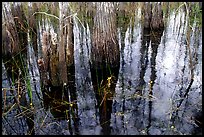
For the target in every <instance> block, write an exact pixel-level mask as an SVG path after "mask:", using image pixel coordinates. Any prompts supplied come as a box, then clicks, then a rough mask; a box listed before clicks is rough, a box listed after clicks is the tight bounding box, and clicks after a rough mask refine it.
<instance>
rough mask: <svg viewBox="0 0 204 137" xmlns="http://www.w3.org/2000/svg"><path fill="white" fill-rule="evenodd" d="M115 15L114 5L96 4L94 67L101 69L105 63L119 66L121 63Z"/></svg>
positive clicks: (92, 58)
mask: <svg viewBox="0 0 204 137" xmlns="http://www.w3.org/2000/svg"><path fill="white" fill-rule="evenodd" d="M115 13H116V12H115V8H114V5H113V3H103V2H100V3H96V15H95V18H94V28H93V36H92V47H91V66H92V67H93V66H94V67H96V68H99V67H100V66H101V64H104V63H106V64H109V65H111V66H117V64H118V62H119V45H118V39H117V27H116V14H115Z"/></svg>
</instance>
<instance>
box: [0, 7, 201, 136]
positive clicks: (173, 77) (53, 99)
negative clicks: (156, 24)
mask: <svg viewBox="0 0 204 137" xmlns="http://www.w3.org/2000/svg"><path fill="white" fill-rule="evenodd" d="M185 20H186V15H185V13H184V12H183V11H182V10H180V11H179V12H178V13H176V12H175V11H172V12H171V13H170V15H169V17H168V18H167V21H166V26H165V28H164V30H163V31H160V32H158V33H154V34H151V33H152V32H148V31H147V32H146V31H143V29H142V25H141V22H140V13H138V17H136V19H135V22H134V23H133V24H134V25H130V26H128V28H127V29H126V30H125V31H124V32H122V30H121V28H118V40H119V45H120V65H119V68H116V70H114V69H112V70H114V71H115V72H116V73H113V72H112V73H111V75H112V76H113V77H115V79H116V80H115V81H113V82H114V87H113V88H112V90H114V96H113V98H112V99H111V100H107V103H106V104H107V106H106V107H105V109H106V111H102V110H100V109H99V106H100V102H97V98H96V95H95V91H94V83H95V82H94V80H95V79H94V75H93V72H91V71H95V70H91V68H90V65H89V59H90V58H89V57H90V46H91V40H90V30H89V27H87V28H83V27H81V25H80V23H79V22H78V21H77V20H74V29H73V32H74V61H75V65H74V66H73V67H74V68H73V69H72V70H73V71H70V73H72V74H71V75H73V82H72V83H71V84H70V85H69V87H70V88H69V90H72V91H70V93H73V92H74V93H76V95H68V96H69V99H68V100H72V102H71V103H70V102H69V101H67V102H69V103H67V104H66V103H65V104H60V102H61V103H62V101H61V100H62V99H63V96H65V95H64V93H63V92H62V91H63V89H62V87H53V88H52V92H50V93H46V94H45V93H42V91H41V86H40V73H39V70H38V66H37V62H36V58H37V57H36V56H35V54H34V50H33V48H32V46H29V48H28V57H29V60H28V61H27V62H28V68H29V74H30V79H31V85H32V86H31V88H32V98H33V107H32V108H30V110H31V111H32V114H33V115H32V118H30V119H31V121H30V124H28V123H29V120H28V119H26V118H25V117H24V116H25V115H24V113H25V112H26V111H28V109H25V110H24V111H25V112H24V111H23V112H20V113H19V112H18V109H17V107H16V105H13V103H12V102H13V100H12V94H11V93H10V92H9V91H8V92H6V90H7V89H12V88H14V87H12V86H11V85H10V84H9V79H8V78H7V75H6V71H5V67H4V64H3V63H2V108H4V107H6V106H7V107H8V106H10V107H8V109H6V111H4V112H3V114H2V134H18V135H22V134H31V132H30V130H31V128H32V134H36V135H70V134H74V135H76V134H79V135H86V134H89V135H95V134H96V135H98V134H111V135H169V134H170V135H183V134H202V129H201V127H199V124H198V123H199V122H198V120H197V119H196V118H197V117H198V116H197V115H202V31H201V30H199V29H198V27H196V23H194V26H192V30H193V31H192V35H191V36H190V48H191V53H192V55H193V58H194V60H195V61H196V63H195V64H194V67H195V68H194V71H193V73H194V79H193V81H192V82H191V70H190V68H189V50H188V47H187V40H186V31H187V25H186V21H185ZM48 25H49V24H48ZM40 36H42V32H40V33H39V39H40ZM154 36H155V37H154ZM96 75H98V76H100V75H102V72H100V71H99V72H97V73H96ZM186 92H188V95H187V96H186V95H185V93H186ZM4 94H6V100H5V98H4V97H5V96H4ZM73 96H75V97H76V98H75V99H73V98H71V97H73ZM26 98H28V97H27V95H26ZM5 101H6V102H5ZM73 105H76V106H77V108H75V109H73V108H72V107H73ZM68 112H70V113H68ZM200 117H202V116H200ZM28 130H29V132H30V133H28Z"/></svg>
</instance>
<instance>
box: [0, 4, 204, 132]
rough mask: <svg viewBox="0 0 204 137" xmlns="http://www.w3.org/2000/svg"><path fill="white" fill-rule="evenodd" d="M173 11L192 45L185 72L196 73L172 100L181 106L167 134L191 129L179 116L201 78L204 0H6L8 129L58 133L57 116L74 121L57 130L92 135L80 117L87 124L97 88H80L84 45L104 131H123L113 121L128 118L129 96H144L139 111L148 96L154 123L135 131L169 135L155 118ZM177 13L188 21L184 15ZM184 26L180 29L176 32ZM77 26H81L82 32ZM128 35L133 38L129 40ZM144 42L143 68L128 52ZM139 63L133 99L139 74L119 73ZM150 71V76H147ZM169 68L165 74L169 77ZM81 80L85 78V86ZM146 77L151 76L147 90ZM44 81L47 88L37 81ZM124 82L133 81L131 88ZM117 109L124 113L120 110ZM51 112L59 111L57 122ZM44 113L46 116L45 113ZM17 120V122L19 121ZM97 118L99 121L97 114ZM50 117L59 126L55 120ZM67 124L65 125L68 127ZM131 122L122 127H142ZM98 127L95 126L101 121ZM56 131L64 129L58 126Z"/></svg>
mask: <svg viewBox="0 0 204 137" xmlns="http://www.w3.org/2000/svg"><path fill="white" fill-rule="evenodd" d="M172 13H175V14H174V16H175V17H174V20H175V22H176V21H177V22H179V23H177V24H179V25H178V26H176V28H178V29H177V30H178V32H180V33H178V34H179V35H178V36H177V40H178V41H179V39H181V42H183V43H182V44H183V46H185V48H182V47H180V48H181V49H186V50H185V52H186V54H185V58H184V60H185V62H187V65H185V64H186V63H184V65H183V66H184V67H183V66H182V67H183V68H182V70H179V72H180V71H181V72H183V73H182V74H184V72H185V71H187V70H186V69H187V68H189V70H188V71H189V72H188V73H186V74H188V76H187V78H186V82H184V81H185V80H183V79H184V78H182V80H181V82H180V83H179V82H178V87H179V86H181V87H180V89H179V91H178V92H177V91H176V92H177V93H173V94H174V96H172V97H171V98H170V99H169V100H170V101H171V102H172V107H175V108H172V109H171V112H168V115H169V117H170V118H169V121H170V122H169V123H168V126H167V127H168V128H167V129H166V130H165V131H164V132H165V133H164V134H168V133H169V132H170V131H171V130H172V132H170V134H185V132H184V131H181V132H182V133H178V132H176V128H175V127H176V121H175V119H176V118H178V113H179V110H180V109H182V107H183V106H182V105H183V104H184V102H185V100H187V98H188V95H189V94H190V91H192V87H193V86H194V85H193V82H194V81H196V74H195V71H196V65H197V64H198V56H199V54H198V52H199V45H200V43H199V40H197V38H199V37H202V33H201V32H200V31H199V30H200V29H201V28H202V4H201V3H200V2H121V3H120V2H107V3H105V2H100V3H95V2H24V3H20V2H10V3H9V2H3V3H2V65H3V66H2V69H3V74H2V76H3V75H4V78H5V79H2V81H4V80H7V81H8V83H7V84H8V86H4V85H3V88H2V110H3V111H2V119H3V124H2V134H8V135H12V134H17V135H20V134H29V135H34V134H50V132H51V131H52V128H50V127H52V126H53V125H55V124H56V123H57V122H56V121H55V120H65V123H66V122H67V123H68V125H67V127H64V128H66V130H65V129H61V127H60V126H61V125H60V124H58V123H57V124H56V125H57V127H54V128H56V130H63V133H62V134H71V135H73V134H83V133H85V134H86V133H87V132H85V131H83V133H82V131H81V130H80V122H82V121H83V119H80V116H81V115H82V113H83V112H82V110H80V107H81V106H79V104H80V103H79V98H81V96H80V95H81V94H82V93H83V94H87V95H88V94H89V93H86V92H87V91H88V92H91V89H88V90H87V89H86V90H87V91H86V90H85V89H82V91H79V89H78V88H77V86H78V87H80V88H81V87H82V83H83V77H81V76H77V74H78V73H79V68H77V67H76V66H75V65H76V64H77V63H78V60H81V58H76V57H81V56H79V55H76V54H77V53H76V51H78V50H79V51H80V52H79V54H80V55H81V54H82V55H84V56H82V58H83V59H84V60H85V59H86V58H87V62H86V64H84V66H88V67H87V68H85V69H84V70H81V71H84V73H88V74H87V78H85V80H84V81H85V82H87V81H89V80H88V79H91V80H90V81H91V82H90V83H91V85H89V88H90V87H92V86H93V91H94V95H95V96H94V98H96V104H97V105H96V109H98V110H96V114H98V113H99V114H98V116H99V118H98V120H99V123H100V126H101V128H102V129H101V132H100V133H99V134H112V133H116V134H117V133H118V134H120V133H121V134H122V132H120V133H119V132H117V131H114V129H115V127H117V125H115V127H114V124H113V123H112V125H111V118H112V117H113V114H114V115H115V114H120V117H121V119H122V120H123V122H124V119H125V118H126V117H124V115H125V114H124V112H125V111H126V110H125V106H126V107H131V104H129V106H128V104H126V103H127V102H125V101H127V100H132V102H134V101H138V102H139V103H138V106H134V107H136V108H137V109H138V110H140V108H138V107H139V106H141V105H140V103H141V102H140V101H141V100H142V101H144V100H145V101H146V104H145V103H144V106H141V107H142V108H144V109H145V108H148V116H147V114H146V113H147V112H146V110H145V111H144V112H143V115H144V116H147V117H148V120H149V122H148V123H145V124H143V125H141V126H140V127H139V128H138V131H137V132H135V133H133V134H163V133H160V132H161V131H158V130H155V129H151V128H152V120H151V117H152V113H153V110H152V108H153V107H154V103H155V102H154V101H155V100H159V98H157V97H156V95H157V93H154V90H155V89H154V87H156V88H157V86H158V85H159V84H158V82H157V79H158V78H159V77H158V76H157V75H158V73H160V70H159V67H160V66H158V65H157V62H158V60H157V59H156V58H158V56H159V55H158V54H159V52H160V51H159V50H160V47H161V46H162V44H161V43H165V40H166V37H167V36H168V35H167V34H166V33H167V27H168V25H169V24H168V23H169V19H170V15H172ZM177 15H179V17H180V18H176V16H177ZM182 15H185V17H184V16H182ZM182 18H184V21H183V19H182ZM177 19H178V20H177ZM175 25H176V23H175ZM138 26H141V32H142V36H140V35H139V33H138V35H135V34H137V33H136V31H137V30H135V28H137V27H138ZM77 29H78V30H77ZM177 30H173V29H172V31H173V32H174V31H177ZM76 31H79V34H77V33H76ZM138 32H139V31H138ZM127 33H128V34H129V35H130V36H129V37H128V39H127V38H126V37H127ZM200 33H201V34H200ZM180 34H182V36H180ZM139 36H140V37H141V44H138V45H136V46H135V47H134V46H131V47H130V49H129V51H128V52H127V51H126V50H127V48H128V47H129V46H130V45H131V44H133V45H134V43H135V42H136V41H137V39H138V37H139ZM163 37H164V38H163ZM77 42H79V43H80V46H81V49H77V48H76V45H77ZM127 43H128V44H127ZM182 44H179V46H182ZM201 44H202V43H201ZM83 45H84V47H83ZM140 45H141V49H140V50H138V51H140V52H138V53H139V54H141V55H140V59H138V60H140V61H139V62H140V63H138V66H131V63H132V61H133V59H132V57H130V58H131V59H130V60H129V62H128V61H124V58H125V57H124V56H128V55H132V52H134V50H135V49H137V47H139V46H140ZM164 47H165V45H164ZM134 48H135V49H134ZM83 49H86V50H87V51H86V53H83V52H85V51H84V50H83ZM138 49H139V48H138ZM85 54H87V55H86V56H85ZM139 54H138V55H137V56H139ZM162 54H163V53H162ZM201 54H202V53H201ZM137 56H135V58H137ZM180 56H181V55H180ZM127 58H129V57H127ZM148 58H150V59H148ZM162 59H163V58H162ZM76 61H77V62H76ZM159 61H161V62H162V60H159ZM129 64H130V65H129ZM125 65H129V66H128V67H127V68H128V69H129V70H126V69H127V68H125V67H124V66H125ZM177 66H179V65H178V64H177ZM82 67H83V66H82ZM132 67H133V68H134V69H137V68H140V69H141V70H139V69H138V71H139V77H138V79H139V80H138V81H137V82H135V83H137V86H135V87H134V89H133V90H134V91H135V93H133V94H130V95H127V96H126V98H125V94H128V92H130V91H131V90H132V88H133V86H132V85H133V83H132V82H131V80H128V81H125V82H124V77H128V76H129V77H132V76H134V74H132V76H131V74H130V75H129V74H127V76H123V74H122V75H121V76H119V74H120V73H122V72H125V71H124V70H126V71H127V72H128V73H129V72H130V69H131V68H132ZM147 68H149V69H148V71H149V72H148V71H147ZM86 69H90V70H89V71H88V70H86ZM162 69H163V68H161V70H162ZM165 69H166V68H165ZM85 71H87V72H85ZM121 71H122V72H121ZM89 72H90V74H89ZM127 72H125V73H127ZM130 73H132V72H130ZM147 73H150V77H149V79H148V80H145V76H146V74H147ZM166 73H167V72H164V74H163V75H164V76H165V75H168V74H166ZM38 75H39V80H38V78H37V76H38ZM89 75H90V76H89ZM80 77H81V79H82V83H77V80H78V79H79V78H80ZM89 77H90V78H89ZM181 77H182V76H181ZM183 77H184V76H183ZM133 79H137V78H133ZM178 79H179V78H178ZM135 81H136V80H135ZM145 81H148V82H147V87H146V88H145ZM38 82H39V83H40V85H39V87H37V86H36V85H37V84H36V83H38ZM120 82H122V83H121V85H122V86H121V87H122V89H121V90H120V91H119V92H121V96H122V97H119V98H120V99H121V100H122V101H121V102H122V104H123V107H121V108H120V106H117V107H115V104H117V103H119V102H120V101H118V102H117V99H118V97H117V94H118V93H116V89H117V88H118V86H117V84H118V83H120ZM124 83H128V86H127V87H126V88H125V86H124V85H125V84H124ZM170 83H171V82H170ZM181 84H182V85H181ZM183 85H184V86H183ZM121 87H119V88H121ZM201 87H202V83H201ZM38 88H39V89H38ZM158 89H159V88H158ZM124 91H127V92H126V93H124ZM144 91H148V92H144ZM80 92H82V93H80ZM146 94H147V95H148V96H146ZM145 101H144V102H145ZM84 102H86V101H85V100H84ZM87 102H88V101H87ZM84 104H86V103H84ZM145 105H147V106H145ZM89 107H90V106H89ZM201 107H202V105H201ZM42 108H44V109H45V111H46V112H44V110H43V109H42ZM116 108H117V109H118V110H120V109H121V110H120V111H118V112H115V111H116ZM83 109H84V108H83ZM47 111H50V114H52V115H53V117H52V118H53V119H54V121H53V120H52V118H51V116H50V114H49V113H48V112H47ZM97 111H98V112H97ZM128 111H135V110H134V109H130V110H128ZM79 112H81V113H79ZM122 112H123V113H122ZM90 113H92V112H90ZM199 113H200V111H199ZM39 114H40V116H41V117H38V116H37V115H39ZM139 114H140V113H139ZM115 116H116V115H115ZM127 116H128V115H127ZM13 117H14V118H15V120H13V121H12V118H13ZM128 117H131V116H128ZM200 117H201V116H199V117H198V118H197V116H195V121H196V122H198V123H199V122H200ZM92 119H93V118H92ZM94 119H96V120H97V117H96V118H94ZM50 121H52V122H53V123H49V122H50ZM138 121H141V120H138ZM65 123H63V122H62V123H61V124H62V125H66V124H65ZM141 123H142V122H141ZM125 124H126V123H123V125H122V127H121V128H123V129H124V128H126V129H127V130H128V128H135V127H136V126H137V125H136V126H135V125H134V124H133V125H131V126H132V127H125ZM59 125H60V126H59ZM91 125H92V126H93V123H91ZM201 125H202V123H201ZM46 126H47V128H46ZM62 127H63V126H62ZM58 128H59V129H58ZM92 128H93V127H92ZM140 128H143V129H142V130H140ZM98 130H99V129H96V131H98ZM173 130H174V131H175V132H174V131H173ZM90 131H92V129H91V130H90ZM59 132H60V131H59ZM67 132H68V133H67ZM201 132H202V131H201ZM94 133H95V132H94ZM199 133H200V132H199ZM52 134H61V133H57V132H56V133H55V132H54V131H53V133H52ZM187 134H189V132H187ZM194 134H196V133H194Z"/></svg>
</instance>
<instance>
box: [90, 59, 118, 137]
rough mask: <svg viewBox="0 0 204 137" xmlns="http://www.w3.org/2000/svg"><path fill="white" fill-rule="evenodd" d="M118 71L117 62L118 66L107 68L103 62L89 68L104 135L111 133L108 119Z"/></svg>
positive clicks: (109, 118)
mask: <svg viewBox="0 0 204 137" xmlns="http://www.w3.org/2000/svg"><path fill="white" fill-rule="evenodd" d="M118 73H119V62H118V67H111V66H109V67H108V68H107V65H106V64H105V65H103V66H102V67H101V68H92V69H91V78H92V83H93V88H94V92H95V95H96V100H97V107H96V109H97V108H99V120H100V125H101V127H102V134H104V135H109V134H110V133H111V127H110V120H111V113H112V103H113V97H114V94H115V86H116V82H117V80H118Z"/></svg>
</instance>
